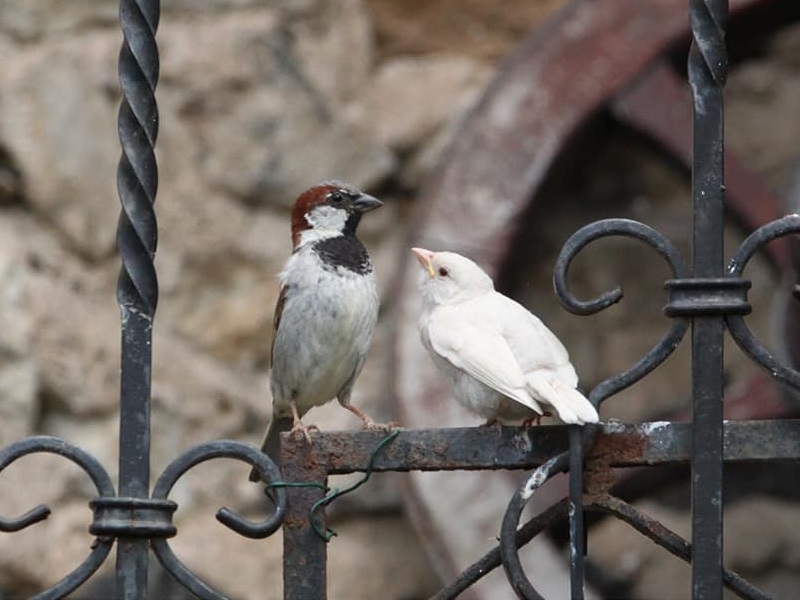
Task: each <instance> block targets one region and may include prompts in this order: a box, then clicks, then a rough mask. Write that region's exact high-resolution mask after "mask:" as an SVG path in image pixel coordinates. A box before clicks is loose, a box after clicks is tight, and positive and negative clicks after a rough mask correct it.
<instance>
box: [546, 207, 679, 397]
mask: <svg viewBox="0 0 800 600" xmlns="http://www.w3.org/2000/svg"><path fill="white" fill-rule="evenodd" d="M609 236H623V237H630V238H634V239H637V240H640V241H642V242H644V243H646V244H647V245H648V246H650V247H651V248H653V249H654V250H656V252H658V253H659V254H660V255H661V256H663V257H664V258H665V259H666V261H667V263H668V264H669V267H670V269H671V271H672V276H673V278H674V279H683V278H685V277H686V276H687V274H688V269H687V267H686V262H685V261H684V259H683V256H682V255H681V252H680V250H678V248H677V247H676V246H675V244H673V243H672V242H671V241H670V240H669V239H668V238H666V237H665V236H664V235H662V234H661V233H660V232H659V231H657V230H656V229H653V228H652V227H650V226H649V225H645V224H644V223H640V222H639V221H633V220H631V219H603V220H600V221H595V222H594V223H590V224H588V225H586V226H584V227H582V228H580V229H579V230H578V231H576V232H575V233H573V234H572V235H571V236H570V238H569V239H568V240H567V241H566V242H565V243H564V246H563V248H562V249H561V253H560V254H559V255H558V258H557V259H556V263H555V267H554V271H553V287H554V288H555V293H556V297H557V298H558V300H559V302H561V305H562V306H563V307H564V308H566V309H567V310H568V311H570V312H571V313H574V314H578V315H591V314H594V313H597V312H600V311H601V310H604V309H606V308H608V307H609V306H611V305H612V304H616V303H617V302H619V301H620V300H621V299H622V295H623V294H622V288H620V287H616V288H614V289H613V290H609V291H606V292H604V293H602V294H601V295H599V296H597V297H596V298H593V299H591V300H580V299H578V298H576V297H575V296H574V295H573V294H572V292H571V291H570V290H569V287H568V285H567V274H568V271H569V267H570V265H571V264H572V261H573V260H574V259H575V257H576V256H577V255H578V253H579V252H580V251H581V250H582V249H583V248H584V247H585V246H587V245H588V244H590V243H591V242H593V241H595V240H598V239H600V238H604V237H609ZM688 328H689V321H688V320H686V319H675V320H674V322H673V324H672V326H671V327H670V329H669V331H667V333H666V334H665V335H664V336H663V337H662V338H661V340H659V341H658V343H656V344H655V345H654V346H653V347H652V348H651V349H650V350H649V351H648V352H647V353H646V354H645V355H644V356H643V357H642V358H641V359H640V360H639V361H638V362H637V363H636V364H634V365H633V366H632V367H630V368H629V369H628V370H626V371H623V372H622V373H618V374H616V375H614V376H613V377H609V378H608V379H606V380H604V381H602V382H600V383H599V384H598V385H597V386H595V388H594V389H593V390H592V392H591V393H590V395H589V400H590V401H591V402H592V404H594V405H595V406H599V405H600V404H601V403H602V402H603V401H604V400H605V399H606V398H608V397H609V396H612V395H613V394H616V393H617V392H619V391H620V390H623V389H625V388H626V387H630V386H631V385H633V384H634V383H636V382H637V381H639V380H640V379H642V378H643V377H644V376H645V375H647V374H648V373H649V372H650V371H652V370H653V369H655V368H656V367H657V366H658V365H660V364H661V363H662V362H664V361H665V360H666V359H667V358H668V357H669V355H670V354H672V352H673V351H674V350H675V348H677V346H678V344H679V343H680V341H681V340H682V339H683V337H684V335H686V331H687V330H688Z"/></svg>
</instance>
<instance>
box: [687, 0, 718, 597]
mask: <svg viewBox="0 0 800 600" xmlns="http://www.w3.org/2000/svg"><path fill="white" fill-rule="evenodd" d="M727 13H728V2H727V0H690V2H689V16H690V24H691V29H692V36H693V43H692V47H691V50H690V52H689V64H688V72H689V82H690V85H691V88H692V94H693V97H694V141H693V153H694V154H693V155H694V158H693V161H694V162H693V172H692V200H693V205H694V238H693V267H694V277H696V278H718V277H722V275H723V251H724V248H723V219H724V209H723V193H724V188H723V185H724V180H723V88H724V85H725V79H726V75H727V53H726V50H725V30H724V26H725V20H726V18H727ZM723 335H724V316H723V315H721V314H719V315H703V316H698V317H695V318H694V320H693V323H692V388H693V389H692V392H693V398H694V402H693V406H692V597H693V598H695V599H696V600H720V599H721V598H722V484H723V482H722V442H723V428H722V392H723V380H722V377H723V348H722V343H723Z"/></svg>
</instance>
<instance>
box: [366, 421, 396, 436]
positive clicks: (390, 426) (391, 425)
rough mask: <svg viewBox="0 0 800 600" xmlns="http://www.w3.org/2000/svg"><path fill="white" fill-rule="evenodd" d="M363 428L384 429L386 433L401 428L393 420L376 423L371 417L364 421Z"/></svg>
mask: <svg viewBox="0 0 800 600" xmlns="http://www.w3.org/2000/svg"><path fill="white" fill-rule="evenodd" d="M364 429H367V430H369V431H385V432H387V433H388V432H390V431H393V430H395V429H401V427H400V425H398V424H397V423H395V422H394V421H389V422H388V423H376V422H375V421H373V420H372V419H369V421H365V422H364Z"/></svg>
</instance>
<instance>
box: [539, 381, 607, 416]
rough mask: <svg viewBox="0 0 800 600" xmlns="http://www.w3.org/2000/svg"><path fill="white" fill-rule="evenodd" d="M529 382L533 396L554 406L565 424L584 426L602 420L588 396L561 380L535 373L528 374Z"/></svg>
mask: <svg viewBox="0 0 800 600" xmlns="http://www.w3.org/2000/svg"><path fill="white" fill-rule="evenodd" d="M527 381H528V385H529V386H530V387H531V391H532V393H533V395H534V396H536V397H537V398H540V399H541V400H543V401H544V402H547V403H548V404H550V405H552V406H553V408H555V409H556V411H557V412H558V416H559V418H560V419H561V420H562V421H564V423H570V424H575V425H583V424H585V423H597V422H598V421H599V420H600V415H598V414H597V410H596V409H595V407H594V406H592V403H591V402H589V400H588V399H587V398H586V396H584V395H583V394H581V393H580V392H579V391H578V390H576V389H575V388H573V387H571V386H570V385H567V384H566V383H564V382H563V381H561V380H560V379H559V378H557V377H552V376H547V375H545V374H543V373H542V372H541V371H534V372H533V373H529V374H528V376H527Z"/></svg>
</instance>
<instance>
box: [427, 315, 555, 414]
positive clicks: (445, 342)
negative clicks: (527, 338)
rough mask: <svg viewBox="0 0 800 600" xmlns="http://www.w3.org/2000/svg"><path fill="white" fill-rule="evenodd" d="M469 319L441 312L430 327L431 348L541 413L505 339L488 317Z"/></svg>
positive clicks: (493, 387) (501, 391) (485, 383)
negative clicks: (488, 320) (527, 388)
mask: <svg viewBox="0 0 800 600" xmlns="http://www.w3.org/2000/svg"><path fill="white" fill-rule="evenodd" d="M469 317H470V315H469V314H468V313H465V312H464V311H459V310H458V309H456V311H453V310H440V311H438V314H437V315H436V318H433V319H431V320H430V322H429V324H428V334H429V340H430V345H431V348H433V350H434V351H435V352H436V353H437V354H438V355H439V356H441V357H442V358H444V359H446V360H447V361H449V362H450V363H451V364H452V365H453V366H454V367H456V368H458V369H461V370H462V371H464V372H465V373H467V374H468V375H470V376H472V377H474V378H475V379H477V380H478V381H480V382H481V383H483V384H484V385H487V386H489V387H490V388H492V389H494V390H497V391H498V392H500V393H501V394H504V395H506V396H508V397H509V398H512V399H513V400H516V401H517V402H519V403H521V404H523V405H525V406H527V407H528V408H530V409H531V410H533V411H535V412H537V413H538V414H542V412H543V411H542V409H541V407H540V406H539V404H538V403H537V402H536V400H534V399H533V398H532V397H531V395H530V394H529V393H528V391H527V390H526V378H525V373H523V371H522V369H520V367H519V364H518V362H517V360H516V358H515V357H514V353H513V352H512V351H511V348H510V347H509V345H508V343H507V342H506V340H505V338H504V337H503V336H502V335H501V334H500V333H499V332H498V331H497V329H496V327H494V326H493V323H491V322H489V323H487V320H486V319H485V317H482V316H481V315H475V318H469Z"/></svg>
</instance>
